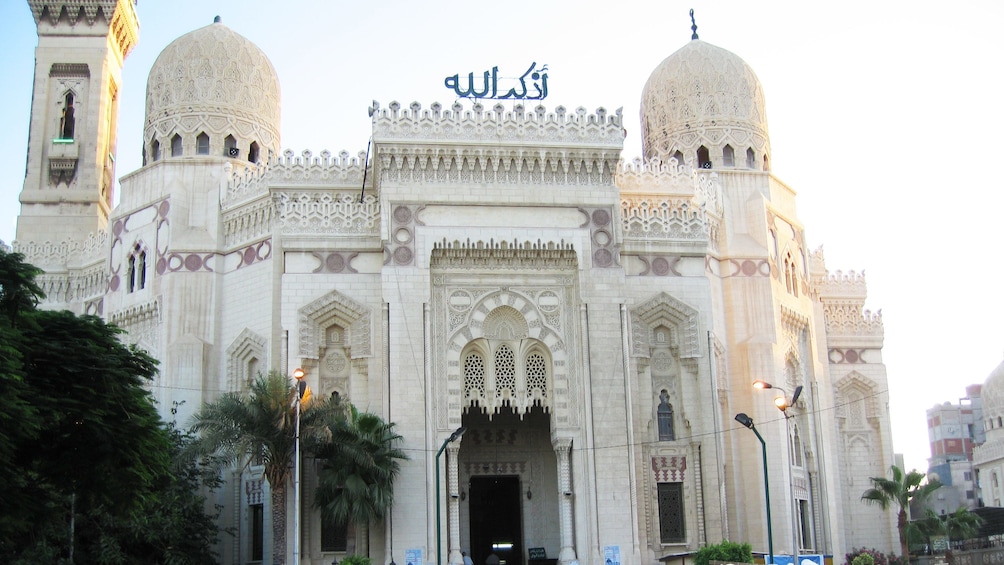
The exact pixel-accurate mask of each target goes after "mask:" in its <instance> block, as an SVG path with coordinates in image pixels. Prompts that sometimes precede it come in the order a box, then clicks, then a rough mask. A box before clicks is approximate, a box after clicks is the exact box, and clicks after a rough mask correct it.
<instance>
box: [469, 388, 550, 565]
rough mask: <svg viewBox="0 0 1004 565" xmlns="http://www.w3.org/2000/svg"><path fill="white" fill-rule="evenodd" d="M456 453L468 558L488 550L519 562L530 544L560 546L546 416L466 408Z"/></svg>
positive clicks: (477, 558)
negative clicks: (488, 412)
mask: <svg viewBox="0 0 1004 565" xmlns="http://www.w3.org/2000/svg"><path fill="white" fill-rule="evenodd" d="M463 420H464V425H465V426H467V433H466V434H465V435H464V437H463V442H462V444H461V446H460V452H459V455H458V462H459V469H458V471H459V479H460V538H461V546H462V547H463V548H464V549H465V550H466V551H467V552H468V553H469V554H470V555H471V558H472V559H473V560H474V563H475V565H483V564H484V563H485V559H486V558H487V557H488V555H489V554H491V553H492V552H494V553H495V554H496V555H498V556H499V559H500V563H504V564H505V565H526V564H527V561H528V555H529V551H530V549H531V548H534V549H535V554H539V553H540V548H542V549H543V552H544V553H546V555H547V556H548V557H557V556H558V553H559V551H560V549H561V530H560V527H559V524H560V521H559V504H560V500H559V492H558V476H557V475H558V473H557V469H558V464H557V458H556V456H555V451H554V447H553V446H552V442H551V424H550V415H549V414H547V413H545V412H544V410H543V409H541V408H534V409H532V410H530V411H529V412H528V413H526V414H523V415H522V417H521V416H520V415H517V414H515V413H513V411H512V410H510V409H502V411H501V412H500V413H499V414H493V415H492V416H491V417H490V418H489V415H488V414H486V413H484V412H482V411H476V409H472V410H471V411H470V412H469V413H468V414H465V415H464V417H463Z"/></svg>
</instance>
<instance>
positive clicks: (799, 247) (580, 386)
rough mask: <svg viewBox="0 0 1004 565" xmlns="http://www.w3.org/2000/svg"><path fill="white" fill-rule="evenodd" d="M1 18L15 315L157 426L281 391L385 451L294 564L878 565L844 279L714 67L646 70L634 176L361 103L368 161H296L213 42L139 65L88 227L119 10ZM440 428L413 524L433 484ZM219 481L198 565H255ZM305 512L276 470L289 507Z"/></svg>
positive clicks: (761, 122)
mask: <svg viewBox="0 0 1004 565" xmlns="http://www.w3.org/2000/svg"><path fill="white" fill-rule="evenodd" d="M28 4H29V5H30V7H31V9H32V12H33V14H34V17H35V22H36V24H37V29H38V37H39V42H38V47H37V50H36V67H35V82H34V89H33V100H32V115H31V123H30V128H31V129H30V140H29V147H28V159H27V172H26V177H25V183H24V188H23V191H22V192H21V198H20V202H21V213H20V216H19V219H18V226H17V241H16V242H15V244H14V247H15V249H16V250H18V251H20V252H23V253H25V254H26V256H27V259H28V261H30V262H32V263H35V264H36V265H38V266H39V267H41V268H42V269H44V271H45V274H44V275H42V276H41V277H40V283H41V284H42V285H43V288H44V289H45V291H46V293H47V295H48V299H47V302H46V304H45V306H46V307H49V308H63V309H69V310H72V311H74V312H78V313H87V314H96V315H99V316H102V317H103V318H105V319H106V320H108V321H111V322H114V323H115V324H117V325H119V326H120V327H122V328H124V329H125V330H127V332H128V333H127V336H126V338H125V339H128V340H129V341H130V342H132V343H136V344H138V345H139V346H141V347H143V348H144V349H146V350H147V351H149V352H150V353H151V354H152V355H153V356H154V357H156V358H157V359H159V360H160V374H159V376H158V377H157V380H156V382H155V383H153V385H152V391H153V393H154V395H155V397H156V398H157V400H158V402H159V404H160V406H161V407H163V409H164V410H165V411H166V410H168V409H170V408H171V407H172V406H174V405H175V404H176V403H179V402H181V403H183V404H181V405H180V417H181V418H182V421H184V418H186V417H188V416H190V415H191V414H192V413H193V412H194V411H195V410H196V409H197V407H199V406H200V405H201V404H202V403H203V402H206V401H211V400H213V399H214V398H216V397H217V396H218V395H219V394H220V393H221V392H223V391H240V390H245V389H246V388H247V387H248V383H249V382H250V380H251V379H253V378H254V377H255V376H256V375H257V374H258V373H259V372H264V371H267V370H271V369H274V370H279V371H282V372H285V373H287V374H290V373H291V372H292V370H293V369H294V368H297V367H300V368H303V369H304V370H305V371H306V375H307V377H306V378H307V380H308V382H309V384H310V386H311V388H312V389H313V391H314V394H316V395H325V396H328V395H333V394H338V395H340V396H341V397H343V398H348V399H350V400H351V401H352V402H353V403H354V404H355V405H356V406H358V407H359V408H360V409H362V410H366V411H370V412H373V413H376V414H379V415H380V416H382V417H383V418H384V419H386V420H388V421H391V422H394V423H395V424H396V426H397V429H398V431H399V432H400V433H401V434H402V435H403V438H404V439H403V441H402V444H401V447H402V448H404V449H405V450H407V452H408V453H409V455H410V459H409V460H408V461H406V462H404V463H403V467H402V471H401V474H400V478H399V480H398V482H397V484H396V487H395V504H394V506H393V510H392V512H391V513H390V516H389V517H388V518H387V519H386V520H384V521H382V522H379V523H373V524H370V525H369V527H367V528H361V527H340V526H338V525H335V524H328V523H326V521H325V520H322V519H321V517H320V515H319V513H318V511H317V510H316V509H313V508H311V507H310V506H309V505H305V507H304V508H303V509H302V551H301V555H300V562H301V563H304V564H320V563H330V562H332V560H333V559H338V560H340V559H342V558H343V557H344V556H345V555H348V554H352V553H366V552H368V553H369V554H370V555H371V556H372V557H373V558H374V561H375V562H377V563H390V562H392V561H393V562H396V563H406V562H412V561H416V562H419V563H420V562H435V561H436V551H437V550H436V548H437V541H439V542H441V545H442V547H443V559H444V561H446V560H448V561H449V563H451V564H460V563H462V557H461V552H462V551H467V552H469V553H470V554H471V555H472V556H473V557H474V560H475V562H476V563H482V562H484V558H485V557H486V556H487V555H488V553H490V552H491V551H493V550H494V551H495V552H496V553H499V554H500V555H501V556H502V557H503V559H504V560H505V561H506V563H508V564H509V565H522V564H524V563H525V564H529V563H530V557H531V556H532V557H534V558H535V559H536V558H540V557H545V558H547V559H555V560H557V561H558V562H559V563H561V564H562V565H567V564H569V563H572V562H576V561H577V562H578V563H580V564H583V565H592V564H598V563H604V562H613V561H619V562H622V563H645V564H654V563H658V562H659V559H660V558H665V557H666V556H678V557H675V558H674V559H686V556H687V555H688V554H690V553H691V552H693V551H696V550H697V549H698V548H700V547H702V546H704V545H706V544H710V543H717V542H719V541H721V540H725V539H728V540H732V541H748V542H750V543H751V544H752V546H753V549H754V551H755V552H757V553H767V551H768V549H769V546H770V545H771V541H772V546H773V550H774V553H775V554H789V555H790V554H792V553H793V552H797V553H800V554H828V555H833V556H834V559H835V560H836V561H837V562H839V561H841V560H842V557H843V553H844V552H846V551H849V550H850V549H851V548H852V547H874V548H877V549H880V550H884V551H893V550H894V549H895V548H897V547H898V543H897V537H896V530H895V524H894V516H893V514H892V513H889V512H883V511H881V510H879V509H877V508H874V507H869V506H865V505H863V504H862V503H861V502H860V496H861V493H862V492H863V491H864V490H865V489H867V488H868V487H869V486H870V485H869V480H868V478H869V477H872V476H883V475H885V474H886V473H887V471H888V469H889V467H890V465H892V464H893V446H892V441H891V432H890V420H889V412H888V393H887V389H888V387H887V382H886V370H885V366H884V364H883V360H882V346H883V326H882V320H881V316H880V315H879V314H876V313H871V312H869V311H867V310H864V301H865V296H866V284H865V279H864V276H863V275H861V274H856V273H853V272H851V273H841V272H829V271H827V269H826V266H825V264H824V257H823V253H822V251H821V250H815V251H813V250H810V249H807V247H806V243H805V228H804V226H803V225H802V224H801V222H800V221H799V219H798V216H797V214H796V208H795V191H794V190H793V189H792V188H791V187H789V186H787V185H786V184H784V183H783V182H782V181H781V180H780V179H778V178H776V177H775V176H774V175H772V174H771V172H770V165H771V158H772V154H771V148H770V138H769V135H768V129H767V116H766V104H765V99H764V94H763V89H762V87H761V85H760V83H759V81H758V79H757V78H756V75H755V74H754V72H753V70H752V69H751V68H750V67H749V65H747V64H746V63H745V62H744V61H743V60H742V59H740V58H739V57H738V56H736V55H735V54H733V53H730V52H728V51H726V50H724V49H721V48H718V47H716V46H714V45H711V44H709V43H706V42H704V41H701V40H700V39H696V38H695V39H693V40H691V41H690V42H688V43H686V44H685V45H683V46H682V47H681V48H680V49H679V50H677V51H676V52H674V53H672V54H670V55H669V56H668V57H667V58H666V59H665V60H664V61H663V62H662V63H661V64H660V65H659V66H658V67H657V68H656V69H655V70H654V71H653V72H652V75H651V78H650V79H649V81H648V83H647V84H646V85H645V88H644V90H643V92H642V93H641V97H642V111H641V125H642V128H641V130H642V136H643V153H644V158H643V159H638V160H635V161H633V162H625V161H624V160H623V157H622V154H621V150H622V147H623V141H624V136H625V133H624V132H625V129H624V125H625V122H624V120H625V116H623V115H622V114H621V113H620V111H614V112H610V111H607V110H605V109H603V108H600V109H597V110H596V111H594V112H589V111H586V110H585V109H577V110H574V111H573V110H567V109H565V108H563V107H560V106H559V107H557V108H554V109H550V110H549V109H546V108H545V107H543V106H534V107H531V105H530V104H529V103H527V104H524V103H522V102H512V101H509V102H506V103H504V104H503V103H501V102H499V103H498V104H495V105H493V106H492V107H489V105H491V104H492V102H493V101H487V100H484V101H482V100H473V101H472V100H464V101H462V102H457V103H454V104H452V105H449V106H443V105H440V104H431V105H427V106H423V105H421V104H418V103H412V104H409V105H401V104H399V103H397V102H391V103H389V104H386V105H380V104H374V106H373V107H372V108H371V109H370V110H371V113H372V124H373V130H372V140H373V141H372V149H371V152H370V154H369V156H368V157H367V155H366V153H365V152H361V153H359V154H357V155H350V154H348V153H344V152H343V153H340V154H330V153H328V152H320V153H316V154H315V153H311V152H310V151H303V152H299V153H298V152H293V151H289V150H283V149H282V148H281V146H280V138H279V131H280V127H279V126H280V108H281V104H280V85H279V81H278V78H277V75H276V72H275V70H274V68H273V67H272V64H271V63H270V62H269V59H268V57H267V56H266V55H265V54H264V53H263V52H262V51H261V50H260V49H259V48H258V47H256V46H255V45H254V44H253V43H251V42H250V41H248V40H247V39H245V38H244V37H242V36H241V35H239V34H238V33H236V32H235V31H233V30H231V29H230V28H228V27H227V26H225V25H224V24H223V23H220V22H216V23H213V24H211V25H209V26H206V27H204V28H201V29H197V30H195V31H192V32H191V33H188V34H186V35H183V36H182V37H180V38H178V39H177V40H175V41H174V42H173V43H171V44H170V45H168V46H167V47H166V48H164V50H163V52H162V53H161V55H160V56H159V58H158V59H157V61H156V62H155V64H154V65H153V68H152V70H151V71H150V75H149V79H148V82H147V90H146V122H145V130H144V134H143V135H144V137H143V139H142V145H143V152H144V161H143V163H144V164H143V166H142V167H141V168H140V169H139V170H136V171H132V172H128V173H126V174H125V175H124V176H122V177H121V178H120V188H121V190H120V194H118V196H117V198H118V203H117V204H116V205H114V206H113V202H114V199H113V194H112V190H113V187H114V182H113V180H114V179H115V175H116V174H117V173H118V172H117V171H115V169H114V165H115V158H114V156H115V152H116V145H117V143H116V139H115V131H116V128H115V122H116V116H117V113H118V109H117V104H118V90H119V88H120V86H121V69H122V66H123V64H124V61H125V58H126V56H127V55H128V53H129V50H130V49H131V48H132V46H133V45H134V44H135V42H136V40H137V38H138V29H139V27H138V20H137V17H136V13H135V7H134V5H133V2H131V1H129V0H68V1H56V0H28ZM695 35H696V34H695ZM134 141H138V140H129V142H130V144H132V143H133V142H134ZM754 380H762V381H766V382H769V383H771V384H772V385H773V386H774V389H775V390H767V391H765V390H758V389H755V388H754V387H753V386H752V383H753V381H754ZM796 390H799V391H801V394H800V396H799V398H798V399H797V401H796V402H794V403H793V404H792V405H791V406H790V407H788V408H787V410H786V411H785V412H783V413H782V412H780V411H778V409H777V408H776V407H775V405H774V398H775V393H777V394H782V395H784V396H786V397H787V399H788V401H789V403H790V401H791V397H792V396H793V395H794V393H795V391H796ZM739 414H743V415H746V417H747V418H748V419H749V420H752V422H753V425H754V426H755V432H756V434H754V433H753V431H751V430H749V429H747V428H746V427H744V426H743V425H740V424H739V423H737V420H736V416H737V415H739ZM786 416H787V417H786ZM462 426H463V427H465V429H466V433H464V434H463V435H462V436H460V437H459V438H458V439H457V440H456V441H453V442H448V443H445V448H444V450H443V452H442V456H441V458H440V459H439V461H440V463H441V464H442V466H441V468H440V471H441V476H442V490H441V493H442V494H441V495H442V499H441V500H440V503H441V507H442V510H441V516H440V518H441V519H440V520H439V521H437V516H436V508H437V504H436V499H435V497H436V493H437V492H439V491H437V488H436V487H437V485H436V483H435V481H436V477H437V476H438V475H437V473H436V464H437V458H436V454H437V452H438V451H439V450H440V449H441V448H443V446H444V442H447V440H448V439H449V438H450V436H451V434H453V433H454V431H455V430H457V429H458V428H460V427H462ZM988 436H989V433H988ZM760 438H762V439H760ZM988 439H989V437H988ZM765 473H766V475H765ZM226 479H227V484H226V487H225V488H223V489H221V491H219V492H218V493H217V499H216V501H215V502H217V503H218V504H221V505H222V507H223V513H222V515H221V518H220V520H221V525H222V526H225V527H229V528H233V530H234V531H235V533H236V535H235V536H233V537H232V538H231V537H224V541H223V542H222V543H221V546H220V547H219V551H220V554H221V562H223V563H256V562H260V561H261V560H262V559H263V556H268V555H270V554H271V545H270V544H271V539H270V535H269V532H270V531H271V526H270V516H271V514H272V512H271V509H270V508H269V507H268V506H269V504H270V499H269V496H268V489H269V486H268V484H267V482H265V481H264V478H263V476H262V473H261V470H260V469H258V468H254V467H252V468H249V469H243V470H242V469H237V470H233V471H232V472H230V473H229V474H228V476H227V477H226ZM768 479H769V493H768V494H769V497H770V516H771V519H770V524H771V525H772V526H773V528H772V530H773V536H772V540H769V539H768V534H769V531H770V529H771V528H770V527H768V512H767V508H766V505H765V485H766V484H767V483H768ZM314 484H315V477H314V475H313V473H312V471H311V465H310V464H309V462H308V464H306V465H305V473H304V479H303V483H302V488H303V491H304V493H305V495H304V500H309V494H307V493H309V492H310V489H311V488H312V486H313V485H314ZM289 499H290V507H289V508H287V511H288V512H287V513H288V514H289V513H291V512H292V506H291V505H292V501H293V497H289ZM437 522H441V532H442V533H441V538H439V539H438V540H437V537H436V536H437V534H436V532H437V528H436V524H437ZM287 523H288V525H289V527H290V531H289V533H288V535H287V539H290V540H291V539H292V537H293V532H292V527H293V520H288V522H287ZM288 551H289V552H290V554H289V556H288V558H287V560H288V561H292V554H291V552H292V544H290V548H289V550H288ZM608 559H609V560H610V561H607V560H608ZM534 562H538V563H539V561H536V560H535V561H534Z"/></svg>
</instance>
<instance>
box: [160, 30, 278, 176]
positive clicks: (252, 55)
mask: <svg viewBox="0 0 1004 565" xmlns="http://www.w3.org/2000/svg"><path fill="white" fill-rule="evenodd" d="M207 137H208V140H207V139H206V138H207ZM143 138H144V142H143V143H144V148H145V149H146V156H147V157H148V158H149V160H154V161H155V160H157V159H159V158H162V157H164V158H166V157H171V156H179V155H181V156H190V155H199V154H202V155H212V156H226V157H232V158H239V159H244V160H249V161H257V160H259V159H266V158H267V157H268V155H269V154H277V153H278V152H279V78H278V76H277V75H276V73H275V68H274V67H273V66H272V63H271V61H269V60H268V57H266V56H265V54H264V53H263V52H262V51H261V49H259V48H258V47H257V46H256V45H255V44H254V43H252V42H251V41H249V40H248V39H246V38H245V37H243V36H242V35H240V34H238V33H237V32H235V31H233V30H231V29H230V28H228V27H227V26H225V25H223V24H222V23H220V21H219V18H218V17H217V19H216V21H215V22H214V23H213V24H211V25H208V26H206V27H203V28H200V29H197V30H195V31H193V32H190V33H187V34H185V35H183V36H181V37H179V38H178V39H175V40H174V41H173V42H172V43H171V44H170V45H168V46H167V47H166V48H164V50H163V51H162V52H161V53H160V55H159V56H158V57H157V60H156V61H155V62H154V64H153V68H151V69H150V77H149V79H148V80H147V86H146V126H145V128H144V134H143Z"/></svg>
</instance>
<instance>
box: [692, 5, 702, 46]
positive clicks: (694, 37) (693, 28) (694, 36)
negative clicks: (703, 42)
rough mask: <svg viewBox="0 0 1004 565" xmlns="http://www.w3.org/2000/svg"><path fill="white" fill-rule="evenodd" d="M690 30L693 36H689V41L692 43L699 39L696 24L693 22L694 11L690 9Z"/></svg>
mask: <svg viewBox="0 0 1004 565" xmlns="http://www.w3.org/2000/svg"><path fill="white" fill-rule="evenodd" d="M690 29H691V31H693V32H694V33H693V34H691V36H690V40H691V41H693V40H695V39H700V38H699V37H697V22H695V21H694V9H693V8H691V9H690Z"/></svg>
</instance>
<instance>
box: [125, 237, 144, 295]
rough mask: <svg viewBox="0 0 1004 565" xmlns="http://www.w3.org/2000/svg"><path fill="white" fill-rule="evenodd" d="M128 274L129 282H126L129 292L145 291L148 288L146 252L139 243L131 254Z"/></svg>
mask: <svg viewBox="0 0 1004 565" xmlns="http://www.w3.org/2000/svg"><path fill="white" fill-rule="evenodd" d="M128 265H129V269H128V273H127V275H126V276H128V277H129V280H128V281H127V282H126V289H127V290H128V292H133V291H136V290H143V289H144V288H146V251H145V250H143V248H142V247H140V245H139V244H138V243H137V244H136V247H135V248H134V249H133V252H132V253H130V254H129V259H128Z"/></svg>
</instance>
